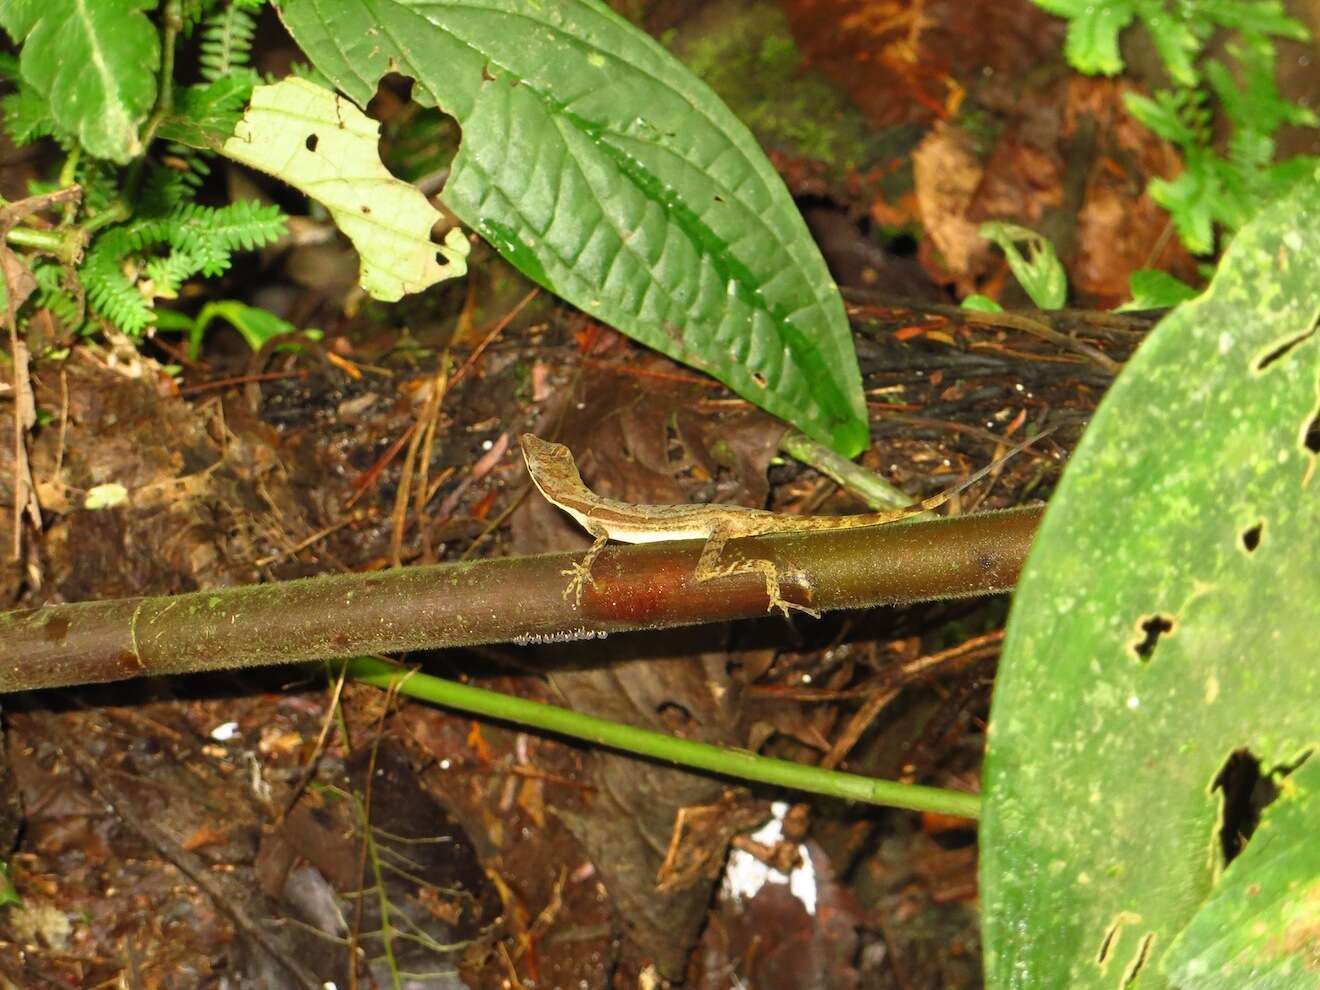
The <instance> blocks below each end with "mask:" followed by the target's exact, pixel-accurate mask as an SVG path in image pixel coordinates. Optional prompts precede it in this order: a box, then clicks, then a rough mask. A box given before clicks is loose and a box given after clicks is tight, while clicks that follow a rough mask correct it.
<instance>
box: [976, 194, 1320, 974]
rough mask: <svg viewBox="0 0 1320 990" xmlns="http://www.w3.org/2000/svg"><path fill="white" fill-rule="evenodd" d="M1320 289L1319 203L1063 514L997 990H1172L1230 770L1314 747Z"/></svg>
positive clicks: (1175, 323) (1166, 352)
mask: <svg viewBox="0 0 1320 990" xmlns="http://www.w3.org/2000/svg"><path fill="white" fill-rule="evenodd" d="M1317 286H1320V181H1316V182H1311V183H1304V184H1302V186H1299V188H1298V189H1297V190H1296V191H1295V192H1294V193H1293V194H1292V195H1290V196H1289V197H1287V198H1286V199H1285V200H1283V201H1281V202H1279V203H1277V204H1275V205H1272V206H1270V207H1268V208H1267V209H1266V210H1265V211H1264V212H1262V213H1261V214H1260V215H1259V216H1258V217H1257V218H1256V219H1254V220H1253V221H1251V222H1250V223H1249V224H1248V225H1247V226H1245V227H1244V228H1243V229H1242V231H1241V232H1240V233H1239V234H1238V235H1237V236H1236V238H1235V239H1234V241H1233V243H1232V245H1231V247H1230V248H1229V250H1228V252H1227V253H1226V254H1225V256H1224V259H1223V261H1222V262H1221V264H1220V267H1219V271H1218V272H1217V274H1216V275H1215V277H1214V280H1213V282H1212V283H1211V285H1210V287H1209V288H1208V289H1207V290H1206V291H1205V292H1204V293H1203V294H1202V295H1201V296H1199V297H1198V298H1196V299H1195V300H1192V301H1190V302H1187V303H1184V304H1183V305H1181V306H1179V307H1178V309H1176V310H1175V311H1174V312H1173V313H1172V314H1170V315H1169V316H1168V317H1167V318H1166V319H1165V320H1163V321H1162V322H1161V323H1160V325H1159V326H1158V327H1157V328H1156V330H1155V331H1154V332H1153V333H1152V335H1151V337H1150V338H1149V339H1148V340H1147V341H1146V342H1145V343H1144V344H1143V345H1142V347H1141V348H1140V349H1139V350H1138V352H1137V353H1136V355H1135V356H1134V357H1133V359H1132V361H1131V362H1130V364H1129V365H1128V367H1127V368H1125V369H1124V371H1123V373H1122V374H1121V375H1120V376H1119V379H1118V381H1117V382H1116V383H1115V384H1114V387H1113V388H1112V389H1111V390H1110V393H1109V394H1108V395H1107V396H1106V397H1105V399H1104V402H1103V403H1102V404H1101V406H1100V409H1099V410H1098V411H1097V413H1096V416H1095V418H1094V420H1093V421H1092V423H1091V426H1090V428H1089V429H1088V430H1087V432H1086V435H1085V436H1084V437H1083V439H1082V442H1081V445H1080V446H1079V447H1078V449H1077V452H1076V454H1075V455H1074V457H1073V461H1072V463H1071V464H1070V465H1069V466H1068V470H1067V471H1066V472H1065V474H1064V477H1063V481H1062V483H1061V484H1060V486H1059V489H1058V491H1057V492H1056V493H1055V496H1054V499H1053V500H1052V502H1051V504H1050V507H1049V510H1048V511H1047V512H1046V515H1045V519H1044V521H1043V522H1042V525H1041V528H1040V531H1039V533H1038V535H1037V537H1036V541H1035V545H1034V547H1033V548H1032V552H1031V556H1030V558H1029V560H1028V562H1027V565H1026V568H1025V570H1024V572H1023V576H1022V580H1021V582H1020V583H1019V585H1018V591H1017V595H1016V597H1015V599H1014V603H1013V613H1012V617H1011V620H1010V623H1009V629H1008V635H1007V638H1006V641H1005V647H1004V656H1003V662H1002V665H1001V668H1000V673H999V678H998V681H997V683H996V687H995V698H994V705H993V709H992V712H991V715H992V719H991V732H990V745H989V750H988V754H987V758H986V767H985V789H986V803H985V816H984V820H983V822H982V829H981V843H982V860H981V864H982V865H981V890H982V905H983V911H984V920H983V925H984V941H985V951H986V974H987V986H989V987H991V988H1003V987H1024V988H1025V987H1069V988H1085V987H1105V988H1114V987H1125V986H1132V987H1139V988H1142V990H1146V988H1157V987H1165V986H1170V985H1171V984H1170V983H1169V980H1168V976H1167V973H1166V966H1167V965H1168V953H1169V947H1170V945H1171V944H1172V943H1173V940H1174V938H1175V936H1177V935H1178V933H1179V932H1180V931H1181V930H1182V929H1183V928H1184V926H1186V925H1187V923H1188V922H1189V921H1190V920H1191V918H1192V917H1193V916H1194V915H1195V914H1196V912H1197V911H1198V910H1200V909H1201V907H1202V906H1203V905H1204V904H1205V903H1206V901H1207V899H1208V898H1210V897H1211V896H1212V895H1213V891H1214V884H1215V880H1216V877H1217V875H1218V872H1219V869H1220V868H1221V865H1222V864H1220V863H1219V862H1218V858H1219V855H1220V854H1219V852H1218V850H1219V840H1218V828H1219V822H1220V815H1221V792H1220V791H1219V790H1216V789H1215V781H1216V778H1217V776H1218V774H1219V772H1220V770H1221V768H1222V767H1223V766H1224V765H1225V763H1226V761H1227V760H1228V758H1229V755H1230V754H1232V753H1234V752H1236V751H1239V750H1246V751H1248V752H1249V753H1251V754H1252V755H1253V756H1254V757H1255V758H1256V759H1257V760H1259V762H1260V764H1261V766H1262V767H1263V768H1264V769H1265V770H1266V771H1272V770H1274V769H1275V768H1278V767H1288V766H1293V765H1295V764H1296V762H1297V761H1298V759H1299V758H1300V757H1301V756H1302V755H1303V754H1304V753H1306V752H1308V751H1309V750H1310V749H1311V748H1312V747H1314V746H1315V745H1316V741H1317V740H1318V739H1320V664H1317V663H1316V636H1317V629H1318V626H1320V623H1318V622H1317V615H1318V611H1317V605H1316V603H1317V602H1320V566H1318V563H1320V471H1318V470H1317V463H1316V461H1317V450H1320V420H1317V415H1318V413H1320V400H1318V398H1317V395H1318V394H1320V393H1318V390H1317V382H1318V381H1320V335H1318V334H1317V332H1316V316H1317V313H1320V290H1317ZM1310 985H1311V986H1314V983H1312V984H1310Z"/></svg>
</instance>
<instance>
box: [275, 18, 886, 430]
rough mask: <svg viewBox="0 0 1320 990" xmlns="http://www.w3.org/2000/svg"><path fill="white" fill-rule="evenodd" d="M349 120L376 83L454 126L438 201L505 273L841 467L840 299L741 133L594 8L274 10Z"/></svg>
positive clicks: (654, 51) (849, 412)
mask: <svg viewBox="0 0 1320 990" xmlns="http://www.w3.org/2000/svg"><path fill="white" fill-rule="evenodd" d="M280 13H281V16H282V17H283V19H284V22H285V24H286V25H287V26H288V28H289V30H290V31H291V32H292V33H293V35H294V37H295V38H296V39H297V41H298V43H299V44H300V45H301V46H302V48H303V50H304V51H306V52H307V54H308V55H309V56H310V57H311V58H312V60H313V61H314V62H315V64H316V66H317V68H318V69H320V70H321V71H322V72H324V73H325V74H326V75H327V76H328V77H329V78H330V79H332V80H333V81H334V82H335V84H336V85H338V86H339V87H340V88H341V89H343V90H344V92H346V93H347V94H348V95H349V96H350V97H352V98H353V99H354V100H355V101H357V102H358V103H359V104H360V105H365V104H366V102H367V100H369V99H370V98H371V96H372V94H373V93H374V92H375V89H376V81H377V80H378V79H379V78H380V76H381V75H382V74H383V73H385V72H387V71H399V72H402V73H404V74H405V75H408V76H411V77H412V78H413V79H415V80H416V95H417V97H418V99H420V100H422V101H424V102H428V103H429V102H434V103H437V104H438V105H439V106H440V107H441V108H442V109H444V110H445V111H446V112H448V113H450V114H452V115H453V116H454V117H455V118H456V119H457V120H458V122H459V125H460V126H461V127H462V129H463V143H462V146H461V148H460V150H459V154H458V156H457V157H456V158H455V160H454V164H453V170H452V174H451V176H450V179H449V182H448V184H447V185H446V187H445V190H444V192H443V193H442V198H443V200H444V202H445V204H446V205H447V206H449V207H450V208H451V209H452V210H453V211H454V212H455V213H456V214H457V215H458V216H459V217H460V218H461V219H462V220H463V221H464V222H465V223H467V224H468V225H469V226H471V227H473V228H475V229H476V230H477V231H479V232H480V233H481V234H482V235H483V236H484V237H486V238H487V239H488V240H490V242H491V243H492V244H493V245H494V246H495V247H496V248H497V249H498V250H499V251H500V252H501V253H502V254H503V255H504V256H505V257H507V258H508V259H509V260H510V261H512V262H513V263H514V264H515V265H517V266H518V267H519V268H520V269H521V270H522V271H523V272H524V273H526V274H527V275H528V276H530V277H531V278H533V279H535V280H536V281H538V282H540V283H541V284H542V285H545V286H546V287H547V288H549V289H551V290H552V291H553V292H555V293H557V294H558V295H560V296H562V297H563V298H565V299H567V300H569V301H570V302H572V303H574V304H575V305H577V306H578V307H580V308H581V309H583V310H585V311H586V312H588V313H591V314H592V315H594V316H597V317H599V318H601V319H603V320H605V321H607V322H609V323H611V324H613V325H614V326H616V327H618V328H619V329H620V330H622V331H623V332H625V333H627V334H629V335H630V336H633V337H636V338H637V339H638V340H641V341H642V342H644V343H646V344H648V345H650V346H651V347H654V348H656V349H657V350H660V351H663V352H664V353H666V354H668V355H670V356H672V357H674V358H676V359H677V360H680V361H684V362H686V363H688V364H691V365H694V366H696V367H699V368H702V369H704V370H706V371H708V372H709V373H710V374H712V375H714V376H715V377H716V378H719V379H720V380H721V381H724V382H726V383H727V384H728V385H730V386H731V387H732V388H733V389H734V390H735V391H737V392H738V393H739V394H740V395H742V396H744V397H745V398H747V399H749V400H750V401H752V402H755V403H757V404H759V405H761V406H763V407H765V408H766V409H768V410H770V411H771V412H773V413H775V414H777V415H779V416H782V417H783V418H785V419H787V420H790V421H791V422H794V423H796V424H797V425H798V426H800V427H801V428H802V430H803V431H804V432H806V433H809V434H811V435H812V436H815V437H817V438H819V439H821V440H824V441H826V442H828V443H831V444H833V445H834V446H835V447H836V448H837V449H839V450H840V451H842V452H844V453H847V454H849V455H851V454H854V453H856V452H857V451H858V450H860V449H861V448H862V447H864V446H865V445H866V442H867V428H866V408H865V403H864V401H863V398H862V392H861V379H860V375H859V373H858V370H857V363H856V357H855V356H854V354H853V351H852V339H851V337H850V335H849V330H848V324H847V320H846V318H845V316H844V312H843V304H842V302H841V300H840V298H839V294H838V290H837V289H836V287H835V285H834V282H833V281H832V280H831V278H830V276H829V273H828V272H827V271H826V269H825V264H824V261H823V260H822V259H821V257H820V252H819V251H818V250H817V249H816V246H815V244H814V243H813V242H812V241H811V238H810V236H809V234H808V233H807V230H806V226H805V225H804V224H803V222H802V219H801V217H800V216H799V214H798V212H797V210H796V208H795V207H794V205H793V202H792V200H791V198H790V197H789V195H788V192H787V190H786V189H785V188H784V185H783V182H782V181H781V180H780V178H779V176H778V175H777V174H776V173H775V171H774V169H773V168H772V167H771V166H770V164H769V163H768V162H767V161H766V160H765V157H764V155H763V154H762V153H761V150H760V148H759V147H757V145H756V142H755V140H754V139H753V138H752V136H751V134H750V133H749V132H748V131H747V129H746V128H745V127H744V126H743V125H742V124H741V123H739V122H738V120H737V119H736V118H735V117H734V116H733V115H732V114H731V113H730V112H729V111H728V109H727V108H725V106H724V105H723V104H722V103H721V102H720V101H719V99H718V98H717V97H716V96H715V95H714V93H712V92H711V91H710V90H709V89H708V88H707V87H706V86H705V84H703V83H701V82H700V81H699V80H697V79H695V78H694V77H693V76H691V75H690V74H689V73H688V72H687V71H686V70H685V69H684V68H683V67H682V66H681V65H679V64H678V63H677V62H676V61H675V60H674V59H673V58H672V57H671V56H670V55H669V54H668V53H667V52H665V51H664V49H663V48H661V47H660V46H659V45H658V44H656V43H655V42H654V41H652V40H651V39H649V38H647V37H646V36H645V35H643V34H640V33H639V32H637V31H636V30H635V29H633V28H632V27H631V26H630V25H628V24H627V22H625V21H623V20H622V19H621V18H619V17H618V16H617V15H615V14H614V13H612V12H611V11H610V10H609V9H608V8H607V7H605V6H604V5H603V4H601V3H598V2H595V0H545V2H541V3H532V2H528V0H462V2H458V0H374V2H368V0H285V2H284V3H283V4H282V5H281V10H280Z"/></svg>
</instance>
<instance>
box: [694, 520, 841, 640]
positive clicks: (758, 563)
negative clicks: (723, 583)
mask: <svg viewBox="0 0 1320 990" xmlns="http://www.w3.org/2000/svg"><path fill="white" fill-rule="evenodd" d="M728 542H729V534H728V533H727V532H725V531H723V530H721V529H713V530H711V533H710V535H709V536H708V537H706V545H705V546H704V547H702V548H701V556H700V557H698V558H697V569H696V570H695V571H694V572H693V577H695V578H696V579H697V580H698V581H710V580H712V579H713V578H718V577H725V576H726V575H729V574H760V575H761V576H762V577H763V578H764V579H765V595H766V598H768V599H769V600H770V604H769V605H767V606H766V611H767V612H773V611H774V610H775V609H779V611H781V612H782V613H784V618H786V619H787V618H788V613H789V610H790V609H797V610H798V611H799V612H806V613H807V615H810V616H811V617H812V618H815V619H819V618H820V612H818V611H817V610H816V609H814V608H808V607H807V606H806V605H799V604H798V603H797V602H790V601H788V600H787V599H786V598H784V597H783V596H782V595H780V594H779V568H778V567H776V566H775V565H774V563H773V562H772V561H769V560H759V559H757V560H753V559H748V558H743V559H741V560H732V561H729V562H728V563H727V564H721V563H720V555H721V554H722V553H724V545H725V544H726V543H728Z"/></svg>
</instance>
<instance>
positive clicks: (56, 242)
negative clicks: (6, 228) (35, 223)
mask: <svg viewBox="0 0 1320 990" xmlns="http://www.w3.org/2000/svg"><path fill="white" fill-rule="evenodd" d="M5 243H6V244H12V245H13V246H14V247H26V248H33V249H34V250H37V251H41V252H43V253H44V254H50V255H54V256H55V257H57V258H61V259H64V258H65V257H66V255H67V253H68V247H69V237H68V235H67V234H61V233H59V232H58V231H54V230H37V229H35V228H33V227H15V228H14V229H13V230H11V231H10V232H9V233H8V234H6V235H5Z"/></svg>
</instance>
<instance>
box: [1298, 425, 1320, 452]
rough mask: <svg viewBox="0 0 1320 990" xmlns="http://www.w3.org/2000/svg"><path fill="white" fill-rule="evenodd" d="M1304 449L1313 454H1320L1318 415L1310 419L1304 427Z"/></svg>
mask: <svg viewBox="0 0 1320 990" xmlns="http://www.w3.org/2000/svg"><path fill="white" fill-rule="evenodd" d="M1302 443H1303V444H1304V445H1305V447H1306V449H1307V450H1309V451H1310V452H1311V453H1313V454H1320V416H1317V417H1316V418H1315V419H1313V420H1311V423H1310V425H1309V426H1307V427H1306V437H1305V439H1303V440H1302Z"/></svg>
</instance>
